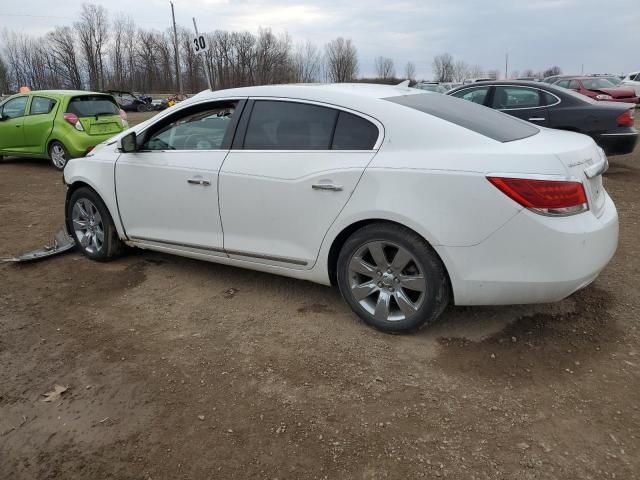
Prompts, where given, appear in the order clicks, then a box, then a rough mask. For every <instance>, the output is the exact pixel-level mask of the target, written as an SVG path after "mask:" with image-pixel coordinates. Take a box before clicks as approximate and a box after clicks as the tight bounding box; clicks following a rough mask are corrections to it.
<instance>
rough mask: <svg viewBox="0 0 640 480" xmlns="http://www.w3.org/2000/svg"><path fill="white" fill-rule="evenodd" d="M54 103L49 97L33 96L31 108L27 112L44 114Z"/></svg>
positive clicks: (51, 108) (49, 110)
mask: <svg viewBox="0 0 640 480" xmlns="http://www.w3.org/2000/svg"><path fill="white" fill-rule="evenodd" d="M55 104H56V101H55V100H52V99H51V98H44V97H33V98H32V99H31V109H30V110H29V114H30V115H45V114H47V113H50V112H51V110H53V107H54V105H55Z"/></svg>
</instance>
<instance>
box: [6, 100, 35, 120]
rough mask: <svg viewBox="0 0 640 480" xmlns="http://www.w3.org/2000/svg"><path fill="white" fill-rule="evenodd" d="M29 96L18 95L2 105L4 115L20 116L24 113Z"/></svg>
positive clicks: (8, 116) (10, 116) (9, 116)
mask: <svg viewBox="0 0 640 480" xmlns="http://www.w3.org/2000/svg"><path fill="white" fill-rule="evenodd" d="M28 99H29V97H18V98H14V99H12V100H9V101H8V102H7V103H5V104H4V106H3V107H2V116H3V117H5V118H18V117H22V116H23V115H24V109H25V107H26V106H27V100H28Z"/></svg>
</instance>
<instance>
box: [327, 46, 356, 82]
mask: <svg viewBox="0 0 640 480" xmlns="http://www.w3.org/2000/svg"><path fill="white" fill-rule="evenodd" d="M325 63H326V73H327V77H328V78H329V80H330V81H332V82H337V83H340V82H350V81H351V80H353V79H354V78H355V77H356V75H357V74H358V51H357V50H356V47H355V45H354V44H353V43H352V42H351V40H350V39H347V40H345V39H344V38H342V37H338V38H336V39H334V40H331V41H330V42H329V43H327V44H326V45H325Z"/></svg>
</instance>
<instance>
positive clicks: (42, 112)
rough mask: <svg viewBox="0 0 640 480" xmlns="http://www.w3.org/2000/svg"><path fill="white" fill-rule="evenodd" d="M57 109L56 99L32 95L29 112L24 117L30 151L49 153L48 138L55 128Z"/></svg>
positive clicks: (28, 150) (26, 145)
mask: <svg viewBox="0 0 640 480" xmlns="http://www.w3.org/2000/svg"><path fill="white" fill-rule="evenodd" d="M56 110H57V102H56V100H54V99H52V98H47V97H40V96H34V97H31V105H30V106H29V114H28V115H27V116H26V117H24V141H25V150H26V151H27V152H28V153H33V154H37V155H42V154H44V153H47V139H48V138H49V135H50V134H51V130H53V121H54V119H55V116H56Z"/></svg>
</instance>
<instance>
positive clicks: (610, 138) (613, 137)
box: [593, 129, 638, 155]
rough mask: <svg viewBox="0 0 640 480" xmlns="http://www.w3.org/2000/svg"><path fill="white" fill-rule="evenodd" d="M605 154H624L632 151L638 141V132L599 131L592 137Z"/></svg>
mask: <svg viewBox="0 0 640 480" xmlns="http://www.w3.org/2000/svg"><path fill="white" fill-rule="evenodd" d="M593 139H594V140H595V142H596V143H597V144H598V145H600V146H601V147H602V149H603V150H604V151H605V153H606V154H607V155H626V154H627V153H631V152H633V149H634V148H635V147H636V144H637V143H638V132H637V131H635V130H633V129H632V131H630V132H623V133H601V134H598V135H596V136H594V138H593Z"/></svg>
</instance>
